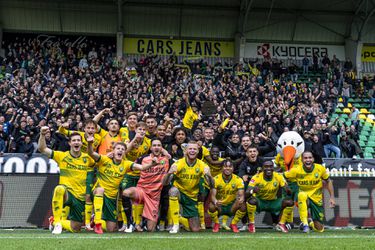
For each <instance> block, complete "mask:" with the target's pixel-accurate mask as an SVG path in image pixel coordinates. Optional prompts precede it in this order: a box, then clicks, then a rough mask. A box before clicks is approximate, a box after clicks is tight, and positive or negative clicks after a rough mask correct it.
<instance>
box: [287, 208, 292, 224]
mask: <svg viewBox="0 0 375 250" xmlns="http://www.w3.org/2000/svg"><path fill="white" fill-rule="evenodd" d="M293 211H294V206H293V207H292V211H291V213H290V215H289V216H288V217H287V218H286V222H289V223H293V218H294V212H293Z"/></svg>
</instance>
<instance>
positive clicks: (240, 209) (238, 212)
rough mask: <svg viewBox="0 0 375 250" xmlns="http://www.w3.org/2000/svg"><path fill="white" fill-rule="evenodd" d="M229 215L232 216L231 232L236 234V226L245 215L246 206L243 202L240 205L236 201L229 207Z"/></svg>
mask: <svg viewBox="0 0 375 250" xmlns="http://www.w3.org/2000/svg"><path fill="white" fill-rule="evenodd" d="M231 214H234V217H233V219H232V222H231V224H230V228H231V229H232V231H233V232H235V233H238V232H239V230H238V228H237V224H238V222H239V221H240V220H242V218H243V217H244V216H245V215H246V205H245V203H244V202H242V203H240V202H239V201H238V200H237V199H236V201H235V202H234V203H233V205H232V207H231Z"/></svg>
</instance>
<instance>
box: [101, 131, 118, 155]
mask: <svg viewBox="0 0 375 250" xmlns="http://www.w3.org/2000/svg"><path fill="white" fill-rule="evenodd" d="M99 135H100V136H101V137H102V142H101V143H100V145H99V147H98V153H99V154H101V155H107V154H108V153H109V152H112V150H113V147H112V146H113V144H114V143H115V142H119V141H121V136H120V135H119V134H117V135H115V136H111V135H110V134H109V133H108V131H105V130H104V129H100V132H99Z"/></svg>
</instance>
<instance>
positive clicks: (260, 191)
mask: <svg viewBox="0 0 375 250" xmlns="http://www.w3.org/2000/svg"><path fill="white" fill-rule="evenodd" d="M280 188H284V189H285V191H286V192H287V193H288V194H289V193H290V190H289V188H288V187H287V184H286V181H285V179H284V177H283V176H282V175H281V174H279V173H276V172H274V171H273V162H272V161H266V162H264V163H263V171H262V172H261V173H259V174H256V175H254V176H253V178H251V180H250V183H249V187H248V189H247V193H248V194H249V195H252V196H251V197H250V199H249V200H248V202H247V213H248V216H249V232H250V233H255V224H254V221H255V212H257V213H259V212H261V211H267V212H270V213H271V214H272V215H273V216H279V215H280V213H281V212H282V215H281V218H280V222H279V224H278V225H277V228H278V229H279V230H280V231H282V232H284V233H287V232H288V229H287V228H286V226H285V222H286V219H287V218H288V216H289V215H290V214H291V213H292V210H293V201H292V200H290V199H284V200H283V198H278V197H277V194H278V192H279V189H280Z"/></svg>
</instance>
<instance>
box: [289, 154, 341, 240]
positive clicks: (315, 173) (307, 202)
mask: <svg viewBox="0 0 375 250" xmlns="http://www.w3.org/2000/svg"><path fill="white" fill-rule="evenodd" d="M302 162H303V166H300V167H298V168H292V169H291V170H289V172H285V173H284V176H285V177H286V178H287V179H289V178H296V179H297V184H298V187H299V192H298V210H299V214H300V219H301V222H302V230H303V232H304V233H308V232H309V231H310V228H309V225H310V227H312V229H313V230H314V231H316V232H323V231H324V226H323V224H322V223H323V220H324V208H323V181H326V182H327V184H328V185H327V189H328V192H329V196H330V199H329V203H330V207H331V208H333V207H335V204H336V202H335V198H334V192H333V184H332V181H331V179H329V174H328V173H327V172H326V168H325V167H324V166H322V165H320V164H316V163H314V157H313V154H312V153H311V152H309V151H306V152H304V153H303V154H302ZM309 208H310V213H311V217H312V220H313V221H312V222H311V223H308V219H307V214H308V209H309Z"/></svg>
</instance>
